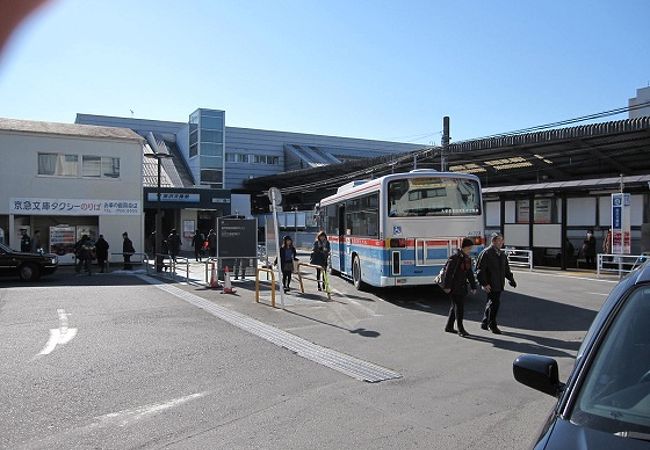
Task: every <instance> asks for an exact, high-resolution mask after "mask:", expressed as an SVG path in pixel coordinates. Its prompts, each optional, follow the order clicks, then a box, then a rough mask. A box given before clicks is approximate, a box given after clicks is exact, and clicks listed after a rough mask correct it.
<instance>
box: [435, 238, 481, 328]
mask: <svg viewBox="0 0 650 450" xmlns="http://www.w3.org/2000/svg"><path fill="white" fill-rule="evenodd" d="M473 246H474V242H472V240H471V239H469V238H464V239H463V243H462V244H461V248H459V249H458V251H457V252H456V254H455V255H452V256H450V257H449V259H448V260H447V263H446V265H445V276H444V278H443V280H442V285H443V291H445V293H446V294H449V298H450V300H451V307H450V309H449V318H448V319H447V326H446V327H445V331H446V332H447V333H458V335H459V336H460V337H467V336H469V333H468V332H467V331H465V327H463V316H464V314H465V312H464V311H465V307H464V306H465V305H464V303H465V297H467V283H469V285H470V287H471V289H472V294H475V293H476V279H475V278H474V272H473V271H472V259H471V258H470V257H469V255H470V253H471V251H472V247H473ZM454 321H455V322H456V324H457V325H458V331H456V330H455V329H454Z"/></svg>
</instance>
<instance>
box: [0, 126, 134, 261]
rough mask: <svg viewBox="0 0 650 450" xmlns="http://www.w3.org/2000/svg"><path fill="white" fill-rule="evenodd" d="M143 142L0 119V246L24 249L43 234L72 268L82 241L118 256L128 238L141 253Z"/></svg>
mask: <svg viewBox="0 0 650 450" xmlns="http://www.w3.org/2000/svg"><path fill="white" fill-rule="evenodd" d="M144 143H145V142H144V140H143V139H142V137H140V136H138V135H137V134H136V133H134V132H133V131H131V130H129V129H125V128H109V127H97V126H88V125H75V124H62V123H51V122H35V121H26V120H12V119H0V157H1V158H2V164H0V240H1V241H3V242H4V243H5V244H8V245H9V246H10V247H11V248H13V249H15V250H20V241H21V234H22V232H23V231H24V232H26V233H27V234H29V235H30V236H32V237H33V236H34V234H35V232H36V231H39V234H40V240H41V247H42V248H43V249H44V250H45V251H51V252H53V253H57V254H58V255H59V258H60V261H61V262H62V263H71V262H72V261H73V260H74V256H73V254H72V247H73V246H74V243H75V242H76V241H77V240H78V239H79V238H80V237H81V235H83V234H88V235H90V236H91V237H92V238H97V236H98V235H99V234H103V235H104V237H105V238H106V240H107V241H108V242H109V245H110V246H111V249H110V250H109V251H110V252H113V251H116V252H121V250H122V233H123V232H127V233H128V234H129V236H130V238H131V240H132V241H133V245H134V247H135V248H136V250H137V251H139V252H141V251H142V250H143V232H142V230H143V216H142V206H143V201H142V193H143V190H142V155H143V145H144Z"/></svg>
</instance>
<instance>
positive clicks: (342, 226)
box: [338, 205, 346, 273]
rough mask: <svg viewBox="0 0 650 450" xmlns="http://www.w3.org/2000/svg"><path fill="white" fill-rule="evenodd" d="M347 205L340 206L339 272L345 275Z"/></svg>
mask: <svg viewBox="0 0 650 450" xmlns="http://www.w3.org/2000/svg"><path fill="white" fill-rule="evenodd" d="M345 248H346V242H345V205H341V206H339V268H338V270H339V272H342V273H345Z"/></svg>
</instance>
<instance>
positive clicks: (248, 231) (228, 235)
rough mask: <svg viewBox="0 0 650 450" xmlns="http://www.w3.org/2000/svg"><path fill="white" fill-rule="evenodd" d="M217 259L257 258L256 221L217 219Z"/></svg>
mask: <svg viewBox="0 0 650 450" xmlns="http://www.w3.org/2000/svg"><path fill="white" fill-rule="evenodd" d="M217 256H218V257H219V258H257V220H256V219H219V220H218V221H217Z"/></svg>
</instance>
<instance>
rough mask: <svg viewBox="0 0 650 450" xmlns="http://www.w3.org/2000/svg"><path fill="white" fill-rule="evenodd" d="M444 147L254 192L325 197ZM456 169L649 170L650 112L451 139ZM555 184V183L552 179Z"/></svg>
mask: <svg viewBox="0 0 650 450" xmlns="http://www.w3.org/2000/svg"><path fill="white" fill-rule="evenodd" d="M441 150H442V149H441V147H426V148H422V149H420V150H415V151H413V152H409V153H400V154H395V155H390V156H383V157H379V158H371V159H364V160H355V161H349V162H345V163H341V164H331V165H327V166H322V167H316V168H312V169H303V170H296V171H291V172H284V173H281V174H278V175H273V176H267V177H260V178H253V179H250V180H247V181H246V183H245V186H246V189H247V190H248V191H250V192H254V193H261V192H264V191H266V190H268V189H269V188H270V187H272V186H276V187H278V188H280V190H281V191H282V192H283V193H285V194H289V195H301V196H303V197H304V196H309V197H312V198H315V197H321V198H322V197H324V196H326V195H330V194H331V193H332V192H333V191H335V190H336V188H337V187H338V186H341V185H343V184H345V183H347V182H349V181H350V180H355V179H368V178H376V177H379V176H382V175H386V174H389V173H391V172H407V171H409V170H412V169H413V167H414V161H417V168H418V169H424V168H433V169H439V168H440V153H441ZM447 159H448V168H449V170H450V171H455V172H465V173H473V174H475V175H476V176H478V177H479V178H480V179H481V182H482V185H483V187H496V186H514V185H531V184H543V183H553V182H560V181H576V180H583V179H584V180H586V179H598V178H613V177H619V176H620V174H623V175H625V176H633V175H649V174H650V117H641V118H637V119H626V120H619V121H611V122H602V123H594V124H590V125H583V126H577V127H567V128H557V129H551V130H545V131H538V132H534V133H527V134H515V135H500V136H495V137H489V138H484V139H476V140H468V141H463V142H457V143H452V144H450V145H449V153H448V157H447ZM549 188H553V186H552V185H550V186H549Z"/></svg>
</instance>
